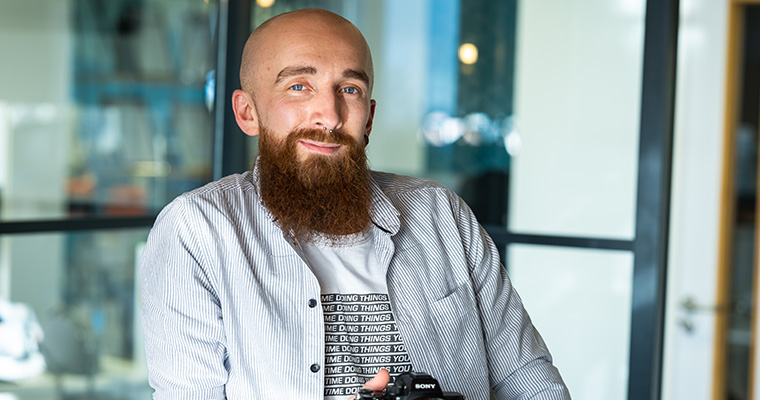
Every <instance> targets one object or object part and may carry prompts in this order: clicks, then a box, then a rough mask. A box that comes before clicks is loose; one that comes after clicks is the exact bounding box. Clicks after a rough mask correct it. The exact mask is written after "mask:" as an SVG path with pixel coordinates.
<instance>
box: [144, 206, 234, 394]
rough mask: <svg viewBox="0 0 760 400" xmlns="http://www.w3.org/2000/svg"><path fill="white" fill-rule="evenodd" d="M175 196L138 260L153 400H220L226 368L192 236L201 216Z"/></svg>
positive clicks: (217, 316) (217, 310) (217, 311)
mask: <svg viewBox="0 0 760 400" xmlns="http://www.w3.org/2000/svg"><path fill="white" fill-rule="evenodd" d="M186 201H187V200H186V199H184V198H182V197H180V198H178V199H177V200H175V201H174V202H172V203H171V204H170V205H168V206H167V207H166V208H165V209H164V210H163V211H162V212H161V214H160V215H159V216H158V218H157V220H156V223H155V225H154V227H153V229H152V230H151V232H150V234H149V236H148V242H147V244H146V246H145V250H144V251H143V254H142V258H141V261H140V280H141V284H142V293H143V315H142V323H143V331H144V335H145V353H146V360H147V364H148V380H149V383H150V385H151V386H152V387H153V388H154V389H155V393H154V399H157V400H164V399H167V400H168V399H177V400H180V399H181V400H196V399H197V400H221V399H224V398H225V390H224V385H225V383H226V382H227V377H228V371H227V369H226V367H225V357H226V346H225V334H224V328H223V325H222V312H221V307H220V303H219V298H218V296H217V295H216V292H215V290H214V276H213V275H212V272H213V271H211V270H210V267H209V266H208V265H207V264H206V262H205V260H204V257H203V256H204V255H203V254H202V251H201V246H199V243H198V239H197V235H198V232H197V229H198V224H199V223H200V222H199V221H202V219H201V218H192V217H190V216H189V215H188V214H190V212H189V211H188V206H187V204H186Z"/></svg>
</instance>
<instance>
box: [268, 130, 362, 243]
mask: <svg viewBox="0 0 760 400" xmlns="http://www.w3.org/2000/svg"><path fill="white" fill-rule="evenodd" d="M259 130H260V137H259V161H258V164H257V167H258V179H259V185H260V187H261V199H262V201H263V203H264V206H265V207H266V208H267V209H268V210H269V212H270V213H271V214H272V215H273V216H274V219H275V222H276V223H277V224H278V225H279V227H280V228H281V229H282V230H283V231H284V232H286V233H290V234H291V235H293V237H294V238H296V239H298V240H299V241H302V242H306V243H308V242H311V241H313V240H314V239H315V238H316V237H318V236H325V237H327V238H328V239H329V240H330V241H331V242H332V243H334V244H335V243H340V242H342V241H343V240H344V239H345V237H346V235H350V234H355V233H360V232H364V231H365V230H366V229H368V228H369V223H370V221H371V216H370V209H371V205H372V191H371V189H370V184H369V167H368V166H367V155H366V153H365V150H364V148H365V146H364V145H363V144H359V143H357V142H356V141H355V140H354V139H353V138H352V137H350V136H348V135H346V134H345V133H343V132H341V131H335V132H331V133H327V132H326V131H322V130H318V129H310V130H297V131H293V132H291V133H290V134H289V135H288V136H287V137H286V138H285V139H284V140H277V139H276V138H275V137H274V135H273V134H272V132H271V131H269V130H268V129H267V128H265V127H263V126H260V127H259ZM302 139H307V140H317V141H321V142H325V143H334V144H341V145H343V146H344V147H343V148H341V149H340V150H339V153H338V154H332V155H321V154H313V153H310V154H306V157H305V158H304V159H303V160H299V159H298V153H297V152H296V149H297V146H299V144H298V140H302Z"/></svg>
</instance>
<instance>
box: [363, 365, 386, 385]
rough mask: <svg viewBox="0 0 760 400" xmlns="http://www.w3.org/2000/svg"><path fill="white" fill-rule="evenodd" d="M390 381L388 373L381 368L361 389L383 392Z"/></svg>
mask: <svg viewBox="0 0 760 400" xmlns="http://www.w3.org/2000/svg"><path fill="white" fill-rule="evenodd" d="M390 380H391V374H390V372H388V370H387V369H385V368H382V369H380V371H377V374H376V375H375V377H374V378H372V379H370V380H368V381H367V382H366V383H365V384H364V386H362V389H369V390H383V389H385V387H386V386H388V381H390Z"/></svg>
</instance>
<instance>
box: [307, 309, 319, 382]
mask: <svg viewBox="0 0 760 400" xmlns="http://www.w3.org/2000/svg"><path fill="white" fill-rule="evenodd" d="M316 306H317V300H315V299H309V307H311V308H314V307H316ZM314 372H316V371H314Z"/></svg>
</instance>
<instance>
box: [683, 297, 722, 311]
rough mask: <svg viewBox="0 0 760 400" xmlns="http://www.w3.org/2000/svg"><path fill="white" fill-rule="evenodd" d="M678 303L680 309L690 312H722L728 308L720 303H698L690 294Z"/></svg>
mask: <svg viewBox="0 0 760 400" xmlns="http://www.w3.org/2000/svg"><path fill="white" fill-rule="evenodd" d="M680 305H681V309H683V310H684V311H686V312H687V313H690V314H691V313H697V312H699V313H702V312H723V311H727V310H728V307H726V306H725V305H722V304H699V303H697V301H696V300H694V298H693V297H691V296H689V297H686V298H685V299H683V300H681V303H680Z"/></svg>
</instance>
